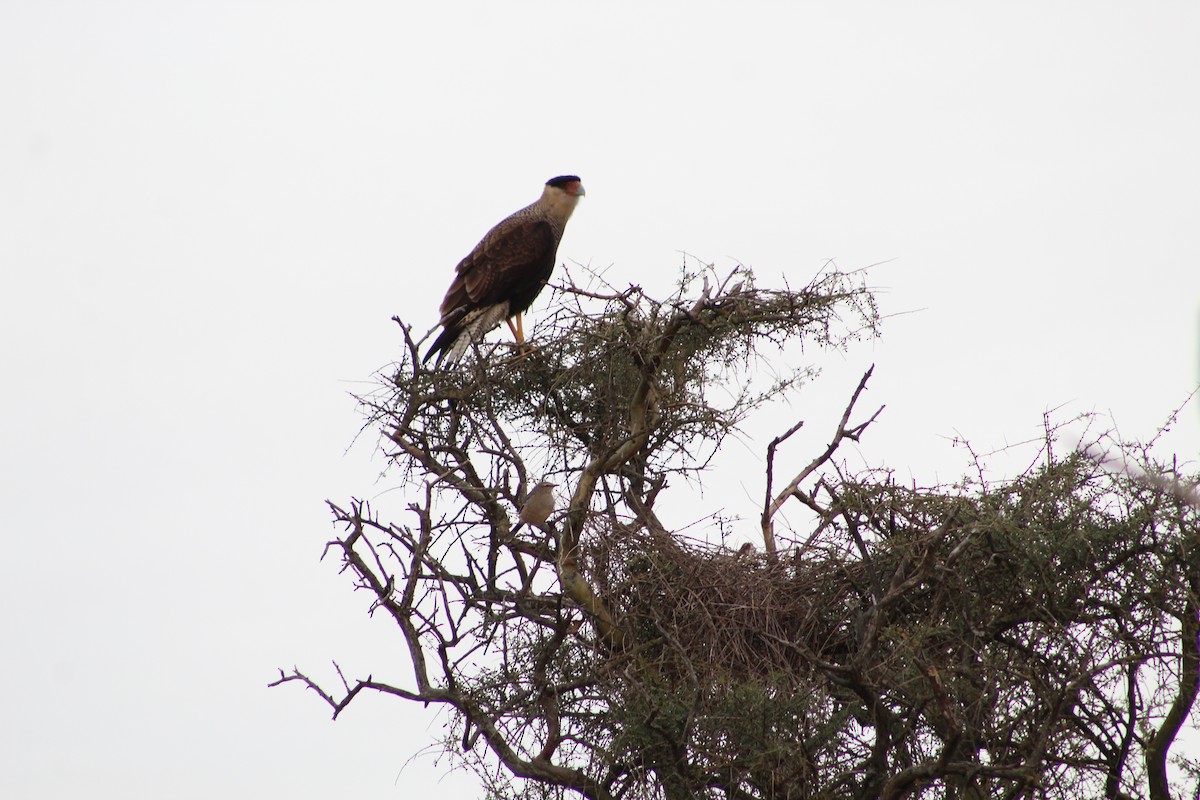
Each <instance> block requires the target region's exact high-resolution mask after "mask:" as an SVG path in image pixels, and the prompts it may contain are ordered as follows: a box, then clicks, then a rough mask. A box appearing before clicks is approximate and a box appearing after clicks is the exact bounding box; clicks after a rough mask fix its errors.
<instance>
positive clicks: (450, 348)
mask: <svg viewBox="0 0 1200 800" xmlns="http://www.w3.org/2000/svg"><path fill="white" fill-rule="evenodd" d="M507 316H508V301H505V302H503V303H497V304H496V305H494V306H484V307H483V308H474V309H471V310H470V311H468V312H467V313H466V314H463V315H462V316H460V317H458V318H454V319H445V320H442V332H441V333H440V334H438V337H437V338H436V339H434V340H433V344H432V345H430V347H429V351H428V352H427V353H425V357H424V358H422V359H421V363H422V364H428V363H429V359H431V358H433V357H434V355H437V361H436V362H434V364H435V366H439V367H440V366H442V365H443V364H445V365H446V366H453V365H454V364H457V363H458V360H459V359H460V358H462V356H463V353H465V352H467V348H469V347H470V346H471V343H472V342H477V341H479V340H480V339H482V338H483V337H484V336H485V335H486V334H487V332H488V331H490V330H491V329H492V328H494V327H496V326H497V325H499V324H500V323H501V322H503V321H504V319H505V318H506V317H507Z"/></svg>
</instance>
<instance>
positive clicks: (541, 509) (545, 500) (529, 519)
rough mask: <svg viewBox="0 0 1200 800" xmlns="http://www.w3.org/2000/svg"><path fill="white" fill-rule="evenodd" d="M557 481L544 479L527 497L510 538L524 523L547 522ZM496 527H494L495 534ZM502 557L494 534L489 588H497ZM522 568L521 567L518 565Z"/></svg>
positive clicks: (489, 567) (491, 548)
mask: <svg viewBox="0 0 1200 800" xmlns="http://www.w3.org/2000/svg"><path fill="white" fill-rule="evenodd" d="M557 485H558V484H557V483H551V482H550V481H542V482H541V483H539V484H538V485H537V486H534V487H533V490H532V491H530V492H529V494H528V495H527V496H526V498H525V504H524V505H522V506H521V511H520V512H519V513H518V514H517V519H519V520H520V522H518V523H517V524H516V526H515V527H514V528H513V529H512V530H511V531H510V532H509V538H510V539H511V538H512V536H513V535H514V534H515V533H516V532H517V531H519V530H520V529H521V526H522V525H536V526H538V527H541V526H542V525H544V524H546V520H548V519H549V518H550V515H551V514H552V513H554V487H555V486H557ZM494 533H495V529H494V528H493V534H494ZM499 558H500V547H499V542H497V541H496V539H495V537H494V536H493V538H492V540H491V542H490V543H489V545H488V565H487V567H488V571H487V585H488V588H489V589H495V588H496V563H497V561H498V560H499ZM518 569H521V567H518ZM488 610H489V611H490V610H491V605H490V604H489V605H488Z"/></svg>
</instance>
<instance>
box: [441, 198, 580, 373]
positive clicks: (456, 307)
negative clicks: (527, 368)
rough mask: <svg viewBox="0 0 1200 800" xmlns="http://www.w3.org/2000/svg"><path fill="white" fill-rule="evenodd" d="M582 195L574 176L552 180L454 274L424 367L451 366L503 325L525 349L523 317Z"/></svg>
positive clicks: (550, 266) (547, 276)
mask: <svg viewBox="0 0 1200 800" xmlns="http://www.w3.org/2000/svg"><path fill="white" fill-rule="evenodd" d="M584 194H585V193H584V191H583V184H582V183H580V182H579V178H578V177H577V176H575V175H562V176H559V177H557V178H551V179H550V180H548V181H546V188H545V189H543V190H542V196H541V198H539V199H538V201H537V202H536V203H533V204H531V205H528V206H525V208H522V209H521V210H520V211H518V212H516V213H515V214H513V215H512V216H510V217H508V218H507V219H505V220H504V221H503V222H501V223H500V224H499V225H497V226H496V227H494V228H492V229H491V230H490V231H488V232H487V235H486V236H484V237H483V240H482V241H480V242H479V244H477V245H475V249H474V250H472V251H471V252H470V254H469V255H468V256H467V257H466V258H464V259H463V260H462V261H460V262H459V264H458V266H457V267H455V269H454V272H455V275H454V280H453V281H452V282H451V283H450V288H449V289H448V290H447V291H446V297H445V299H443V300H442V307H441V314H442V319H441V326H442V332H441V334H440V335H439V336H438V337H437V339H436V340H435V341H434V343H433V346H432V347H430V348H429V352H428V353H426V354H425V358H424V359H423V360H422V361H423V362H428V361H429V359H430V358H432V357H433V355H434V354H435V353H440V354H441V355H439V356H438V363H439V364H440V363H441V362H442V361H443V360H445V361H446V362H447V363H450V364H453V363H454V362H455V361H457V360H458V359H459V358H461V357H462V354H463V353H465V352H466V351H467V348H468V347H470V346H471V342H473V341H478V340H479V339H481V338H483V336H484V334H486V333H487V332H488V331H490V330H491V329H492V328H494V327H496V326H497V325H499V324H500V321H501V320H505V321H506V322H508V327H509V329H510V330H512V332H513V336H514V337H516V340H517V344H524V342H525V331H524V328H523V327H522V322H521V314H522V313H523V312H524V311H525V310H526V309H527V308H529V306H530V304H531V303H533V300H534V298H536V297H537V296H538V293H539V292H541V291H542V287H544V286H545V285H546V281H548V280H550V273H551V272H553V271H554V261H555V258H556V257H557V254H558V243H559V241H560V240H561V239H562V235H563V230H564V229H565V228H566V227H567V220H569V219H570V218H571V212H573V211H574V210H575V204H576V203H578V202H579V198H581V197H583V196H584ZM513 317H516V320H517V321H516V324H515V325H514V324H513V321H512V318H513Z"/></svg>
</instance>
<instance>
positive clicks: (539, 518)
mask: <svg viewBox="0 0 1200 800" xmlns="http://www.w3.org/2000/svg"><path fill="white" fill-rule="evenodd" d="M555 486H558V484H557V483H551V482H550V481H542V482H541V483H539V484H538V485H537V486H535V487H533V491H531V492H530V493H529V496H528V497H526V498H525V505H523V506H521V513H520V514H518V515H517V518H518V519H520V520H521V521H520V522H519V523H517V527H515V528H513V529H512V532H513V533H516V532H517V531H518V530H519V529H520V527H521V525H534V526H536V527H539V528H540V527H541V526H542V525H545V524H546V520H548V519H550V515H551V514H553V513H554V487H555Z"/></svg>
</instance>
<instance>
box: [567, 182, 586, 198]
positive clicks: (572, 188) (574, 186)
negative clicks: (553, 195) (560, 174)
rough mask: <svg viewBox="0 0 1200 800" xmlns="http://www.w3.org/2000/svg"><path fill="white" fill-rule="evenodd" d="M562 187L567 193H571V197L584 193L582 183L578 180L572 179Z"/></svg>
mask: <svg viewBox="0 0 1200 800" xmlns="http://www.w3.org/2000/svg"><path fill="white" fill-rule="evenodd" d="M563 188H564V189H566V190H567V194H569V195H571V196H572V197H579V195H581V194H584V191H583V183H581V182H580V181H572V182H571V183H568V184H567V185H566V186H564V187H563Z"/></svg>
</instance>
